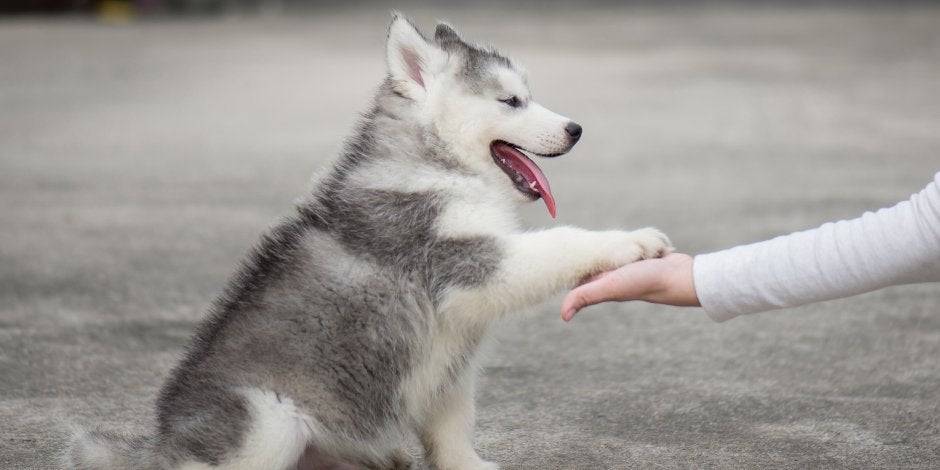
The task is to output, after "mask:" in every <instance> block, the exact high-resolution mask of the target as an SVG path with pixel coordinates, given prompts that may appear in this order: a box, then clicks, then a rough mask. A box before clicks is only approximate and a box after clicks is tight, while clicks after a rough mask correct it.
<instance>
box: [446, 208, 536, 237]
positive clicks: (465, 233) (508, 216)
mask: <svg viewBox="0 0 940 470" xmlns="http://www.w3.org/2000/svg"><path fill="white" fill-rule="evenodd" d="M435 228H436V232H437V235H438V237H441V238H452V237H463V238H465V237H474V236H477V237H499V236H502V235H506V234H509V233H512V232H514V231H516V230H518V222H517V220H516V217H515V214H514V213H513V212H512V210H511V207H507V205H506V203H504V202H502V201H499V200H491V199H489V198H481V199H480V200H468V199H454V200H450V201H446V202H445V203H444V204H443V206H442V207H441V209H440V212H439V213H438V216H437V218H436V220H435Z"/></svg>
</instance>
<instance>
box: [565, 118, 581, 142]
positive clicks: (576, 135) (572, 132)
mask: <svg viewBox="0 0 940 470" xmlns="http://www.w3.org/2000/svg"><path fill="white" fill-rule="evenodd" d="M565 132H567V133H568V135H569V136H571V138H572V139H574V140H575V141H577V140H578V139H580V138H581V126H580V125H579V124H578V123H576V122H574V121H571V122H569V123H568V125H567V126H565Z"/></svg>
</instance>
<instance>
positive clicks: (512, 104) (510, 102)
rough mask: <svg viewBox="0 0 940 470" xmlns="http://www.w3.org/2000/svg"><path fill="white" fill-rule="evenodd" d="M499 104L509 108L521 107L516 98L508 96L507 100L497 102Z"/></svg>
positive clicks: (519, 101) (520, 102)
mask: <svg viewBox="0 0 940 470" xmlns="http://www.w3.org/2000/svg"><path fill="white" fill-rule="evenodd" d="M499 101H500V102H501V103H503V104H505V105H506V106H509V107H510V108H518V107H520V106H522V101H521V100H520V99H519V97H518V96H510V97H509V98H506V99H502V100H499Z"/></svg>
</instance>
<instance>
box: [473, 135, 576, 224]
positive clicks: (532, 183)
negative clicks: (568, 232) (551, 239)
mask: <svg viewBox="0 0 940 470" xmlns="http://www.w3.org/2000/svg"><path fill="white" fill-rule="evenodd" d="M490 153H491V154H492V155H493V161H495V162H496V165H497V166H499V167H500V168H501V169H502V170H503V173H506V175H507V176H509V179H510V180H512V184H513V185H514V186H515V187H516V189H517V190H518V191H519V192H520V193H522V194H524V195H525V196H526V197H528V198H530V199H532V200H535V199H538V198H542V201H544V202H545V207H546V208H548V213H549V215H551V216H552V218H553V219H554V218H555V198H554V196H552V188H551V187H549V185H548V178H546V177H545V173H542V170H541V168H539V166H538V165H536V164H535V162H533V161H532V159H531V158H529V157H528V156H526V154H524V153H523V152H522V150H521V148H520V147H519V146H517V145H513V144H510V143H509V142H505V141H502V140H496V141H493V143H492V144H490ZM529 153H532V152H529ZM535 155H539V154H535ZM558 155H561V154H554V155H539V156H540V157H556V156H558Z"/></svg>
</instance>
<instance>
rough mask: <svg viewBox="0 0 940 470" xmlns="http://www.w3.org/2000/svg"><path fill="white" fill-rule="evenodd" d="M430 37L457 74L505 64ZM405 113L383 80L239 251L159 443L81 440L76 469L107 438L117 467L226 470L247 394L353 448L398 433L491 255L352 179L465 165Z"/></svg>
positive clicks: (421, 203) (422, 204)
mask: <svg viewBox="0 0 940 470" xmlns="http://www.w3.org/2000/svg"><path fill="white" fill-rule="evenodd" d="M442 31H444V32H443V33H442ZM451 31H452V30H451ZM438 36H439V40H443V41H444V44H446V45H447V46H448V47H451V48H453V50H457V49H456V48H460V51H461V54H464V55H465V57H466V67H465V69H466V70H465V73H467V74H470V75H472V74H478V73H480V71H481V70H482V69H483V66H484V62H486V61H497V62H500V63H502V62H503V61H507V60H506V59H505V58H503V57H502V56H499V55H498V54H496V53H495V52H491V51H484V50H482V49H476V48H473V47H470V46H468V45H466V44H465V43H463V42H462V41H459V39H457V40H455V39H454V37H453V36H451V35H450V34H449V33H447V31H446V30H442V29H441V28H439V29H438ZM455 41H459V44H458V42H455ZM410 104H411V103H410V100H409V99H408V98H406V97H404V96H402V95H401V94H399V93H396V92H395V91H394V90H393V88H392V86H391V85H390V84H389V83H388V81H386V82H385V83H384V84H383V85H382V86H381V87H380V89H379V92H378V94H377V97H376V100H375V105H374V107H373V109H372V110H371V112H369V113H368V114H367V115H365V116H364V118H363V120H362V122H361V124H360V126H359V128H358V131H357V132H356V134H355V135H354V136H353V137H352V138H351V139H350V140H349V141H348V143H347V144H346V147H345V149H344V151H343V153H342V155H341V156H340V158H339V159H338V161H337V163H336V164H335V166H334V168H333V169H332V171H331V172H330V173H329V174H328V175H327V176H326V178H324V180H323V181H322V182H321V183H320V184H319V186H318V187H317V188H316V189H315V190H314V191H313V193H312V194H311V195H309V197H308V198H307V199H306V200H305V202H303V203H302V204H300V205H299V206H298V207H297V213H296V214H295V215H293V216H290V217H288V218H287V219H285V220H284V221H282V222H281V223H280V224H278V225H277V226H276V227H275V228H274V229H273V230H271V231H270V233H268V234H267V235H265V236H264V237H262V239H261V241H260V243H259V244H258V245H257V246H256V247H255V248H254V249H253V250H252V251H251V252H250V254H249V255H248V257H247V260H246V261H245V262H244V264H243V265H242V267H241V268H240V269H239V270H238V271H237V272H236V273H235V275H234V276H233V277H232V279H231V281H230V282H229V284H228V287H227V288H226V290H225V292H224V293H223V294H222V295H221V296H220V297H219V299H218V300H216V302H215V303H214V305H213V306H212V308H211V310H210V312H209V314H208V316H207V318H206V319H205V320H204V321H203V322H202V324H201V325H200V326H199V327H198V329H197V331H196V334H195V336H194V338H193V341H192V343H191V345H190V346H189V348H188V350H187V352H186V355H185V357H184V359H183V360H182V361H181V363H180V364H179V365H178V366H177V367H176V368H175V369H174V370H173V372H172V373H171V375H170V377H169V379H168V380H167V382H166V384H165V385H164V386H163V388H162V390H161V392H160V395H159V398H158V400H157V405H156V411H157V422H158V428H157V430H156V433H155V435H154V436H153V437H148V438H139V439H134V440H124V439H119V438H118V437H117V436H113V435H102V434H95V435H86V436H85V437H80V438H79V440H78V443H77V444H76V445H75V446H74V447H73V450H72V453H71V454H70V456H69V457H70V458H71V459H72V464H73V465H74V466H75V467H76V468H91V467H90V466H89V465H88V464H87V461H88V458H87V455H85V454H82V452H81V451H80V450H81V449H82V448H83V446H87V445H89V443H96V442H105V443H110V444H108V445H109V446H110V447H111V450H112V452H114V453H115V455H117V456H119V457H115V458H117V459H119V460H115V461H120V462H123V464H124V466H126V467H127V468H141V469H143V468H165V467H172V466H175V465H178V464H181V463H184V462H202V463H206V464H210V465H217V464H219V463H223V462H225V460H226V458H228V457H230V456H231V455H233V453H234V452H235V451H236V450H237V449H238V448H239V447H240V446H241V444H242V443H243V441H244V439H245V437H246V433H247V432H248V430H249V429H250V427H251V424H252V416H251V413H250V410H249V409H248V406H247V403H246V400H245V398H244V396H243V395H242V394H240V392H239V390H241V389H243V388H245V387H251V388H257V389H261V390H269V391H273V392H275V393H276V394H277V396H278V399H280V397H282V396H283V397H285V398H290V399H291V400H292V401H293V402H295V403H297V404H298V406H299V407H300V408H301V409H303V410H304V412H305V413H307V414H308V415H309V416H311V417H313V418H314V419H315V420H316V422H318V423H320V424H321V425H322V426H323V427H324V428H325V430H326V431H327V432H329V433H331V434H334V435H338V436H345V437H346V438H348V439H350V440H352V441H368V440H371V439H376V438H377V437H378V433H379V432H380V430H382V429H386V428H389V427H394V428H401V427H402V423H401V422H402V421H403V420H406V419H407V417H406V416H405V414H404V411H403V409H402V407H403V403H402V397H400V396H399V395H398V392H397V390H399V388H400V386H401V384H402V381H403V380H404V379H405V378H406V377H407V375H408V373H409V372H410V371H411V370H412V369H413V368H414V367H415V366H416V364H417V363H418V362H419V361H420V360H421V357H420V355H421V354H423V352H424V350H423V349H422V346H423V345H424V343H425V342H426V338H427V337H428V336H429V335H431V333H432V331H431V329H432V327H433V325H434V324H435V323H437V322H438V321H439V319H438V318H436V316H437V315H440V314H441V313H440V312H439V311H438V310H437V308H436V307H437V306H438V304H439V302H440V300H441V298H440V296H441V294H442V293H443V292H444V291H445V290H446V289H447V288H448V287H450V286H463V287H469V286H475V285H479V284H481V283H483V282H485V281H486V280H487V278H488V277H489V276H490V275H492V273H493V272H494V271H495V270H496V269H497V267H498V264H499V262H500V259H501V257H502V253H501V251H500V248H499V245H498V244H497V242H496V240H494V239H491V238H488V237H464V238H441V237H439V236H438V235H437V234H436V233H435V224H436V221H437V219H438V217H439V215H440V212H441V209H442V204H443V200H442V198H444V197H445V196H444V195H441V194H437V193H433V192H413V193H405V192H395V191H380V190H375V189H369V188H363V187H358V186H357V185H356V184H354V183H353V182H352V181H354V179H353V178H350V175H352V174H354V173H355V172H356V171H358V170H360V169H361V168H363V167H365V166H366V165H383V164H386V162H394V161H401V160H408V161H412V162H418V164H422V165H429V166H433V167H437V168H446V169H448V170H451V171H464V170H463V169H462V168H461V167H460V164H459V163H458V162H457V160H456V159H455V158H453V157H452V156H450V155H448V154H447V152H446V150H445V149H444V147H443V146H442V145H441V144H440V143H439V141H438V140H437V139H436V136H435V135H434V134H433V132H430V131H429V130H428V129H425V128H423V127H421V126H419V125H417V124H415V123H414V122H413V120H411V119H409V118H408V114H409V106H410ZM388 164H391V163H388ZM481 335H482V332H479V334H477V335H469V336H468V338H467V339H466V341H465V344H463V349H464V350H463V352H462V353H457V354H454V356H453V358H452V362H451V364H449V365H448V376H449V380H451V382H455V381H457V380H459V377H460V375H461V373H462V372H463V371H464V370H465V369H466V368H467V366H468V364H469V362H470V360H471V358H472V357H473V354H474V352H475V350H476V347H477V345H478V343H479V340H480V336H481ZM447 386H449V385H448V384H447V383H444V384H443V385H442V387H444V388H446V387H447ZM441 391H442V392H443V391H444V390H443V389H442V390H441ZM312 445H313V447H316V443H313V444H312ZM344 457H347V458H349V457H351V458H353V459H355V458H356V456H344ZM389 459H391V460H390V461H394V462H399V461H400V459H399V458H398V457H394V456H393V457H389ZM83 462H86V463H83ZM358 463H359V464H362V465H375V464H376V462H374V461H369V460H368V459H366V458H365V457H363V460H361V461H359V462H358ZM83 465H84V466H83Z"/></svg>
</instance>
